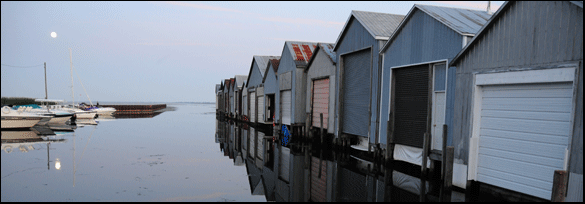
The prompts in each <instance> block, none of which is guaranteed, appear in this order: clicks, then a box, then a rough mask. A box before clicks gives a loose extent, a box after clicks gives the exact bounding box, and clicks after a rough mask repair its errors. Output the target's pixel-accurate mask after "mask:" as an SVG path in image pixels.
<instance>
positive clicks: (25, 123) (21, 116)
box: [1, 106, 50, 128]
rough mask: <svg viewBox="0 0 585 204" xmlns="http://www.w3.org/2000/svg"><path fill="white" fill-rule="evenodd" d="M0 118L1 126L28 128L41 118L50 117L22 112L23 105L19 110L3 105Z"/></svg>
mask: <svg viewBox="0 0 585 204" xmlns="http://www.w3.org/2000/svg"><path fill="white" fill-rule="evenodd" d="M1 118H2V128H30V127H32V126H34V125H36V124H37V123H38V122H39V121H41V120H42V119H46V118H50V117H49V116H41V115H37V114H34V113H27V112H24V107H23V108H21V109H20V110H12V109H11V108H10V107H8V106H4V107H2V117H1Z"/></svg>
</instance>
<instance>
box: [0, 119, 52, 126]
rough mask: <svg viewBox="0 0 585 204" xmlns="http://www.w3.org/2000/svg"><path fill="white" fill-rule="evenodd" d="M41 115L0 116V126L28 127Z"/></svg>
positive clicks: (35, 122)
mask: <svg viewBox="0 0 585 204" xmlns="http://www.w3.org/2000/svg"><path fill="white" fill-rule="evenodd" d="M41 119H43V117H23V116H14V117H12V116H2V128H30V127H32V126H34V125H36V124H37V123H38V122H39V121H41Z"/></svg>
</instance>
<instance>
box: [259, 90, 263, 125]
mask: <svg viewBox="0 0 585 204" xmlns="http://www.w3.org/2000/svg"><path fill="white" fill-rule="evenodd" d="M258 122H259V123H264V96H258Z"/></svg>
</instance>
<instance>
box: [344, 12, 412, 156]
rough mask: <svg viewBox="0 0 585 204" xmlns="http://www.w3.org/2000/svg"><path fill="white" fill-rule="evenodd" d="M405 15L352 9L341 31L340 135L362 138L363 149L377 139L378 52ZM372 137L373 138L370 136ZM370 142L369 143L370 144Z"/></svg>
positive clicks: (360, 141)
mask: <svg viewBox="0 0 585 204" xmlns="http://www.w3.org/2000/svg"><path fill="white" fill-rule="evenodd" d="M403 18H404V16H403V15H395V14H387V13H376V12H365V11H355V10H354V11H352V12H351V14H350V16H349V18H348V19H347V21H346V23H345V25H344V27H343V30H342V31H341V33H340V34H339V37H338V38H337V41H336V42H335V47H334V48H333V51H334V52H335V53H336V59H337V60H338V62H339V63H337V75H336V78H337V81H338V86H337V88H336V94H335V95H336V98H337V99H336V101H338V102H339V103H337V104H336V108H335V109H336V112H337V114H338V117H337V119H338V121H337V122H336V123H337V127H339V128H338V130H337V131H336V134H335V135H336V136H337V137H341V138H342V139H348V138H354V140H355V139H357V140H358V144H359V146H354V147H357V148H359V149H361V150H368V148H369V143H373V142H375V141H376V136H377V135H378V134H377V132H376V130H377V129H376V127H377V126H378V114H377V113H378V112H379V111H378V104H379V101H378V96H379V95H380V92H379V90H378V86H379V82H378V78H379V75H380V70H381V69H379V67H380V65H379V64H380V60H379V54H378V52H379V51H380V49H381V48H382V46H383V45H384V43H386V41H388V39H389V38H390V36H391V35H392V33H394V30H396V28H397V27H398V25H399V24H400V22H401V21H402V19H403ZM368 138H369V139H368ZM368 141H369V143H368ZM352 144H355V142H353V143H352Z"/></svg>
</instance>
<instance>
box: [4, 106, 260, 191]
mask: <svg viewBox="0 0 585 204" xmlns="http://www.w3.org/2000/svg"><path fill="white" fill-rule="evenodd" d="M169 106H173V107H176V109H175V111H166V112H163V113H162V114H159V115H156V116H155V117H153V118H131V119H108V120H102V121H99V120H98V124H97V125H86V126H83V127H78V128H77V129H75V131H74V132H59V131H57V132H55V133H56V134H55V135H53V136H49V137H41V138H43V139H42V140H53V142H51V143H50V144H49V145H47V142H39V141H38V139H34V137H35V136H37V135H38V134H36V133H34V132H33V131H20V132H16V133H15V132H9V131H4V130H3V131H2V145H3V148H4V147H5V146H6V144H5V137H9V136H14V135H25V136H28V137H32V138H33V139H29V140H20V143H21V144H15V143H13V144H10V145H12V146H13V148H12V150H11V152H10V153H7V151H5V150H4V149H3V150H2V153H0V155H1V159H2V173H1V176H2V178H1V183H2V186H1V187H2V191H1V194H2V196H1V198H2V202H4V201H266V199H265V197H264V196H261V195H251V193H250V185H249V182H248V177H247V173H246V167H245V166H235V165H234V162H233V161H232V160H230V159H229V158H228V157H224V154H223V152H221V149H220V145H219V144H217V143H215V137H214V135H215V132H216V128H215V127H216V120H215V107H214V105H213V104H211V105H197V104H176V105H172V104H169ZM31 132H32V135H31ZM53 132H54V131H53ZM37 138H38V136H37ZM13 141H16V140H13ZM25 141H29V143H23V142H25ZM21 145H22V148H20V146H21ZM47 146H48V147H49V149H48V151H47ZM9 149H10V148H8V149H6V150H9ZM21 149H22V150H21ZM23 150H24V151H23ZM47 157H48V158H47ZM47 163H48V164H47ZM57 163H59V164H60V168H59V169H56V164H57Z"/></svg>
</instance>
